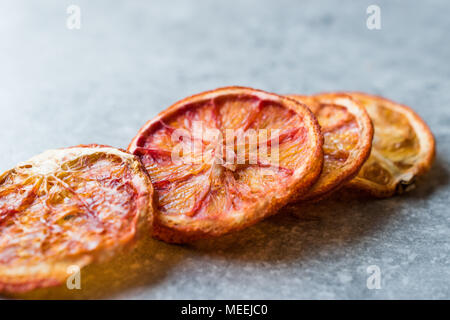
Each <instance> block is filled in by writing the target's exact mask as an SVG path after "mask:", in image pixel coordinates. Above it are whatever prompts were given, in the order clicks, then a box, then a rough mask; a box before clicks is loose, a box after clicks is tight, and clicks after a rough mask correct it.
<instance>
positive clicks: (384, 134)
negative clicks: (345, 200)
mask: <svg viewBox="0 0 450 320" xmlns="http://www.w3.org/2000/svg"><path fill="white" fill-rule="evenodd" d="M348 94H350V95H351V96H352V97H353V98H355V99H357V100H358V101H359V103H360V104H361V105H362V106H364V107H365V108H366V110H367V112H368V113H369V116H370V118H371V119H372V121H373V125H374V127H375V135H374V139H373V146H372V152H371V155H370V158H369V159H368V160H367V162H366V163H365V164H364V165H363V167H362V169H361V171H360V172H359V173H358V176H357V177H356V178H355V179H353V180H352V181H350V183H349V184H348V186H349V187H351V188H356V189H359V190H363V191H366V192H368V193H369V194H372V195H373V196H377V197H389V196H392V195H394V194H395V193H401V192H403V191H406V190H409V189H410V188H412V187H413V186H414V181H415V178H416V177H417V176H420V175H422V174H423V173H425V172H426V171H427V170H429V169H430V167H431V165H432V162H433V159H434V155H435V141H434V137H433V134H432V133H431V131H430V129H429V128H428V126H427V125H426V123H425V122H424V121H423V120H422V119H421V118H420V117H419V115H417V113H415V112H414V111H413V110H412V109H411V108H409V107H407V106H405V105H401V104H398V103H396V102H393V101H390V100H387V99H385V98H382V97H378V96H373V95H369V94H365V93H358V92H351V93H348Z"/></svg>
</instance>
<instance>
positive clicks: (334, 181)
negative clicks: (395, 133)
mask: <svg viewBox="0 0 450 320" xmlns="http://www.w3.org/2000/svg"><path fill="white" fill-rule="evenodd" d="M289 97H291V98H293V99H296V100H297V101H299V102H302V103H304V104H306V105H307V106H308V107H309V108H310V109H311V111H312V112H313V113H314V114H315V116H316V117H317V119H318V121H319V124H320V127H321V131H322V134H323V136H324V144H323V151H324V165H323V171H322V174H321V176H320V178H319V180H317V182H316V183H315V184H314V186H313V187H312V188H311V189H310V190H309V191H308V193H307V194H306V195H304V196H303V197H302V198H301V200H302V201H305V200H313V201H315V200H319V199H322V198H324V197H326V196H328V195H330V194H331V193H333V192H335V191H336V190H338V189H339V188H341V187H342V186H343V185H344V184H345V183H346V182H348V181H350V180H351V179H353V178H354V177H355V176H356V174H357V173H358V171H359V170H360V169H361V167H362V165H363V164H364V162H365V161H366V160H367V158H368V157H369V154H370V149H371V146H372V138H373V127H372V123H371V121H370V118H369V116H368V114H367V112H366V111H365V110H364V108H363V107H362V106H360V105H359V104H358V103H357V101H355V100H353V99H352V98H351V97H350V96H348V95H346V94H340V93H326V94H318V95H314V96H300V95H289Z"/></svg>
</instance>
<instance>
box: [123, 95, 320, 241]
mask: <svg viewBox="0 0 450 320" xmlns="http://www.w3.org/2000/svg"><path fill="white" fill-rule="evenodd" d="M128 150H129V151H130V152H132V153H134V154H135V155H138V156H139V157H140V158H141V161H142V162H143V164H144V165H145V167H146V169H147V171H148V173H149V175H150V179H151V180H152V183H153V186H154V188H155V195H156V198H157V201H158V204H157V205H158V208H157V210H155V217H154V218H155V219H154V233H153V235H154V236H155V237H156V238H159V239H161V240H164V241H168V242H178V243H181V242H188V241H192V240H196V239H200V238H206V237H211V236H218V235H222V234H225V233H228V232H231V231H235V230H239V229H242V228H244V227H246V226H249V225H252V224H254V223H256V222H257V221H259V220H261V219H263V218H264V217H266V216H268V215H271V214H273V213H275V212H276V210H277V209H278V208H280V207H281V206H283V205H284V204H286V203H287V202H289V201H290V200H291V199H292V198H293V197H294V196H296V195H299V194H300V195H301V194H303V193H304V192H306V191H307V190H308V188H309V187H310V186H311V185H312V184H313V183H314V182H315V180H316V179H317V177H318V175H319V174H320V171H321V168H322V162H323V154H322V136H321V133H320V128H319V126H318V123H317V120H316V119H315V117H314V115H313V114H312V113H311V111H310V110H309V109H308V108H307V107H306V106H304V105H302V104H300V103H298V102H296V101H294V100H292V99H289V98H286V97H282V96H279V95H276V94H273V93H267V92H264V91H260V90H255V89H251V88H243V87H227V88H221V89H216V90H213V91H208V92H204V93H200V94H198V95H194V96H192V97H189V98H186V99H184V100H181V101H179V102H177V103H175V104H174V105H173V106H171V107H169V108H168V109H167V110H165V111H163V112H162V113H160V114H159V115H158V116H157V117H156V118H155V119H153V120H150V121H149V122H147V123H146V124H145V125H144V126H143V127H142V128H141V129H140V131H139V133H138V134H137V136H136V137H135V138H134V139H133V141H132V142H131V144H130V146H129V148H128ZM277 159H278V160H277Z"/></svg>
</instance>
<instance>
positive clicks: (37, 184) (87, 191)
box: [0, 145, 152, 292]
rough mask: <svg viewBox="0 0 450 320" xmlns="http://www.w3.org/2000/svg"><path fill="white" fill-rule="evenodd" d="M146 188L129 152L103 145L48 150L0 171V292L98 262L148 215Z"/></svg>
mask: <svg viewBox="0 0 450 320" xmlns="http://www.w3.org/2000/svg"><path fill="white" fill-rule="evenodd" d="M151 196H152V187H151V182H150V179H149V178H148V176H147V174H146V172H145V169H144V167H143V166H142V164H141V163H140V161H139V160H138V159H137V158H136V157H134V156H133V155H131V154H128V153H125V152H123V151H120V150H118V149H115V148H111V147H106V146H97V145H89V146H77V147H72V148H67V149H58V150H49V151H46V152H44V153H42V154H40V155H37V156H35V157H33V158H31V159H30V160H28V161H26V162H23V163H20V164H18V165H17V166H16V167H15V168H13V169H11V170H9V171H6V172H5V173H3V174H2V175H1V176H0V291H4V292H24V291H29V290H32V289H35V288H39V287H48V286H54V285H58V284H61V283H63V282H64V281H65V279H67V278H68V277H69V276H70V273H68V272H72V271H70V270H69V271H68V268H69V267H71V268H73V267H72V266H76V267H77V268H82V267H83V266H85V265H87V264H89V263H91V262H93V261H103V260H105V259H106V258H108V257H110V256H112V255H113V254H114V253H115V252H117V251H118V250H120V249H122V248H123V247H125V246H126V245H128V244H131V243H133V241H132V240H134V238H135V236H136V233H137V232H138V230H139V229H140V228H141V227H143V226H145V224H146V221H147V219H146V218H145V216H147V217H148V218H149V219H151V211H150V210H151Z"/></svg>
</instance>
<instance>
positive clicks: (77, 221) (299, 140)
mask: <svg viewBox="0 0 450 320" xmlns="http://www.w3.org/2000/svg"><path fill="white" fill-rule="evenodd" d="M372 123H373V125H372ZM128 152H129V153H127V152H124V151H121V150H119V149H115V148H112V147H108V146H100V145H84V146H77V147H72V148H67V149H59V150H50V151H47V152H44V153H43V154H41V155H38V156H36V157H34V158H32V159H30V160H29V161H27V162H24V163H21V164H19V165H18V166H16V167H15V168H14V169H12V170H9V171H7V172H5V173H4V174H2V175H1V176H0V291H6V292H23V291H29V290H32V289H34V288H39V287H48V286H53V285H58V284H60V283H62V282H64V280H65V279H66V278H67V276H68V274H67V268H68V267H70V266H72V265H76V266H77V267H78V268H81V267H83V266H85V265H87V264H89V263H91V262H95V261H103V260H106V259H108V258H110V257H112V256H113V255H114V254H116V253H118V252H120V250H122V249H123V248H124V247H126V246H128V245H131V244H132V243H133V242H134V241H133V240H135V239H136V238H137V237H138V234H140V233H141V230H142V228H143V227H144V226H146V225H147V227H146V228H145V230H144V234H147V235H148V234H151V235H152V236H153V237H156V238H158V239H161V240H164V241H167V242H174V243H184V242H190V241H193V240H196V239H201V238H208V237H215V236H219V235H223V234H226V233H229V232H232V231H236V230H240V229H242V228H245V227H247V226H250V225H252V224H254V223H256V222H258V221H260V220H261V219H263V218H265V217H267V216H269V215H272V214H274V213H276V212H278V209H280V208H281V207H282V206H284V205H286V204H288V203H292V202H299V201H310V200H314V201H317V200H319V199H323V198H324V197H326V196H328V195H330V194H331V193H333V192H335V191H336V190H338V189H340V188H342V187H343V186H345V187H348V188H353V189H354V188H356V189H358V190H363V191H366V192H369V193H370V194H372V195H375V196H379V197H385V196H390V195H393V194H394V193H395V192H398V191H402V190H403V189H405V188H406V187H405V186H410V185H411V184H412V183H413V182H414V178H415V177H416V176H418V175H421V174H423V173H424V172H426V171H427V170H428V169H429V168H430V167H431V163H432V161H433V158H434V154H435V142H434V138H433V136H432V134H431V132H430V130H429V128H428V127H427V126H426V124H425V123H424V122H423V120H421V119H420V117H419V116H418V115H417V114H416V113H414V112H413V111H412V110H411V109H410V108H408V107H406V106H403V105H399V104H397V103H394V102H392V101H389V100H386V99H384V98H380V97H375V96H370V95H367V94H362V93H327V94H319V95H315V96H300V95H290V96H280V95H277V94H274V93H268V92H264V91H260V90H255V89H251V88H244V87H226V88H220V89H216V90H213V91H207V92H204V93H201V94H198V95H194V96H191V97H188V98H186V99H183V100H181V101H179V102H177V103H175V104H174V105H172V106H171V107H169V108H168V109H166V110H165V111H163V112H162V113H160V114H159V115H158V116H157V117H156V118H155V119H153V120H150V121H148V122H147V123H146V124H145V125H144V126H143V127H142V128H141V130H140V131H139V132H138V134H137V136H136V137H135V138H134V139H133V140H132V142H131V144H130V146H129V148H128ZM132 154H134V155H132ZM369 155H370V156H369ZM153 189H154V191H153Z"/></svg>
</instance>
